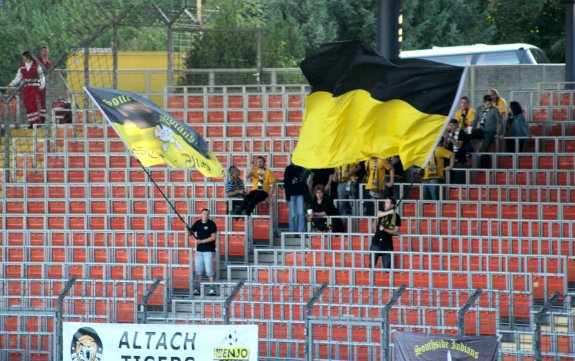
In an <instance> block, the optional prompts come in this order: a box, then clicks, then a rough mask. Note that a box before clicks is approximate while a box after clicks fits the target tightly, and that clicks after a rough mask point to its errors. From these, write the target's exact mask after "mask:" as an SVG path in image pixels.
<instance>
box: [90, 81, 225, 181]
mask: <svg viewBox="0 0 575 361" xmlns="http://www.w3.org/2000/svg"><path fill="white" fill-rule="evenodd" d="M84 90H85V91H86V93H87V94H88V95H89V96H90V98H92V100H93V101H94V104H96V106H97V107H98V108H99V109H100V110H101V111H102V114H104V117H106V119H108V121H109V122H110V123H111V124H112V126H114V128H115V129H116V131H117V132H118V134H119V135H120V137H121V138H122V140H123V141H124V143H126V145H127V146H128V148H130V150H131V151H132V152H133V153H134V155H135V156H136V158H138V160H139V161H140V163H142V166H144V167H151V166H154V165H158V164H167V165H169V166H170V167H174V168H189V167H194V168H196V169H197V170H199V171H200V172H201V173H202V174H203V175H205V176H207V177H222V176H223V170H222V165H221V164H220V162H219V161H218V160H217V158H216V157H215V156H214V155H213V154H212V152H210V151H209V150H208V147H207V144H206V142H205V141H204V139H202V137H201V136H200V135H199V134H198V133H197V132H196V131H195V130H193V129H191V128H190V127H189V126H187V125H186V124H184V123H182V122H180V121H179V120H177V119H175V118H174V117H172V116H171V115H170V114H168V113H167V112H165V111H164V110H162V109H160V108H159V107H157V106H156V105H155V104H154V103H152V102H150V101H149V100H147V99H144V98H142V97H140V96H138V95H136V94H132V93H129V92H125V91H120V90H115V89H108V88H84Z"/></svg>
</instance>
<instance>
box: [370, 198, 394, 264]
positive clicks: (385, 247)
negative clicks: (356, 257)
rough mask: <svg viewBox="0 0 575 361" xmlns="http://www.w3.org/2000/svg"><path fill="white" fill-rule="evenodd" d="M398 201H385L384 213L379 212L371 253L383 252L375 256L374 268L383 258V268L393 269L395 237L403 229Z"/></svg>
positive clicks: (389, 199) (390, 199) (391, 199)
mask: <svg viewBox="0 0 575 361" xmlns="http://www.w3.org/2000/svg"><path fill="white" fill-rule="evenodd" d="M396 206H397V200H396V199H395V198H393V197H387V198H386V199H385V203H384V208H383V211H378V212H377V217H378V219H377V226H376V229H375V233H374V235H373V238H372V240H371V246H370V248H369V250H370V251H382V252H385V253H376V254H375V255H374V261H373V267H376V266H377V261H378V260H379V258H381V265H382V267H383V268H388V269H389V268H391V267H392V262H391V256H392V254H391V252H393V236H397V235H398V234H399V229H400V228H401V217H400V216H399V214H398V213H397V212H396Z"/></svg>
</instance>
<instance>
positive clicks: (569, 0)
mask: <svg viewBox="0 0 575 361" xmlns="http://www.w3.org/2000/svg"><path fill="white" fill-rule="evenodd" d="M574 22H575V0H565V81H566V82H573V81H575V24H574ZM565 88H566V89H572V88H573V84H566V85H565Z"/></svg>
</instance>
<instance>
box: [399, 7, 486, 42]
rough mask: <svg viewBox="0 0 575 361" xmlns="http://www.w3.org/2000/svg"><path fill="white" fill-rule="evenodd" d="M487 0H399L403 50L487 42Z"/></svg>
mask: <svg viewBox="0 0 575 361" xmlns="http://www.w3.org/2000/svg"><path fill="white" fill-rule="evenodd" d="M486 1H487V0H434V1H427V0H403V43H402V49H403V50H413V49H428V48H431V47H433V46H455V45H470V44H477V43H489V42H491V41H492V39H493V38H494V35H495V28H496V27H495V25H494V24H493V23H490V22H488V21H487V18H488V15H487V12H486V9H485V2H486Z"/></svg>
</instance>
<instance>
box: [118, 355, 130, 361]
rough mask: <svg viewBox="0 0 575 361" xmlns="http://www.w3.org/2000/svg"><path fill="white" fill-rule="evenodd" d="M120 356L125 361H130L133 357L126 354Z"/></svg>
mask: <svg viewBox="0 0 575 361" xmlns="http://www.w3.org/2000/svg"><path fill="white" fill-rule="evenodd" d="M120 357H121V358H122V360H124V361H129V360H130V359H132V357H131V356H125V355H123V356H120Z"/></svg>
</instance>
